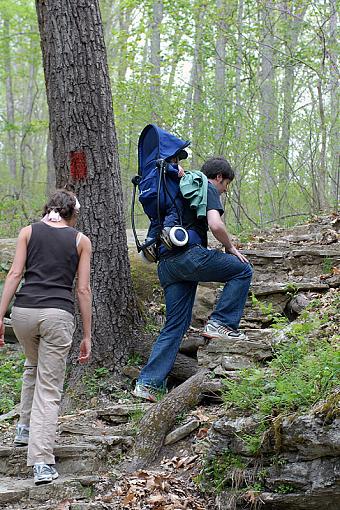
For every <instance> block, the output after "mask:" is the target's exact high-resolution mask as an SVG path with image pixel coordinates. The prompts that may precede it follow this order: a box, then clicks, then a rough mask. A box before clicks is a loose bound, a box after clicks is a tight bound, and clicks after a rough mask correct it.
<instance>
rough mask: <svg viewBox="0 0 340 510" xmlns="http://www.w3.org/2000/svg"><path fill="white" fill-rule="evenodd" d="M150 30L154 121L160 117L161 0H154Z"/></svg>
mask: <svg viewBox="0 0 340 510" xmlns="http://www.w3.org/2000/svg"><path fill="white" fill-rule="evenodd" d="M152 15H153V17H152V32H151V46H150V49H151V52H150V63H151V77H150V80H151V82H150V96H151V117H152V120H153V121H154V122H158V119H159V118H160V111H159V108H160V94H161V32H160V28H161V23H162V19H163V0H154V3H153V9H152Z"/></svg>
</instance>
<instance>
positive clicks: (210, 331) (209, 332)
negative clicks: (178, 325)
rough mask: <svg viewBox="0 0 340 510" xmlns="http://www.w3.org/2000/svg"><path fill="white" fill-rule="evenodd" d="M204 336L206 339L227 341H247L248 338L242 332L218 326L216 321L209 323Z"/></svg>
mask: <svg viewBox="0 0 340 510" xmlns="http://www.w3.org/2000/svg"><path fill="white" fill-rule="evenodd" d="M203 336H205V337H206V338H223V339H225V340H247V338H248V337H247V336H246V335H245V334H244V333H242V332H241V331H238V330H237V331H235V330H234V329H231V328H229V327H228V326H225V325H224V324H218V323H217V322H214V321H209V322H208V323H207V325H206V326H205V328H204V332H203Z"/></svg>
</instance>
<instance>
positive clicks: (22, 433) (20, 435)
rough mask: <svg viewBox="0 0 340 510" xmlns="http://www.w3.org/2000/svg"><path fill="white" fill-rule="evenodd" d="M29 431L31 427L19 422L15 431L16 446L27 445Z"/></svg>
mask: <svg viewBox="0 0 340 510" xmlns="http://www.w3.org/2000/svg"><path fill="white" fill-rule="evenodd" d="M29 433H30V428H29V427H28V426H27V425H20V423H18V425H17V428H16V431H15V438H14V446H27V445H28V439H29Z"/></svg>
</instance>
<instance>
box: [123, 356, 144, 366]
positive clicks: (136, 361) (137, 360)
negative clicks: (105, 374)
mask: <svg viewBox="0 0 340 510" xmlns="http://www.w3.org/2000/svg"><path fill="white" fill-rule="evenodd" d="M142 362H143V358H142V356H141V355H140V354H138V353H137V352H133V353H132V354H130V355H129V357H128V360H127V365H128V366H129V367H138V366H139V365H141V363H142Z"/></svg>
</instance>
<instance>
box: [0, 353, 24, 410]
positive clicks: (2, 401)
mask: <svg viewBox="0 0 340 510" xmlns="http://www.w3.org/2000/svg"><path fill="white" fill-rule="evenodd" d="M24 361H25V357H24V356H23V355H22V354H21V353H17V352H14V353H11V352H10V351H8V350H7V349H6V350H5V349H4V350H2V351H0V388H1V395H0V414H2V413H7V412H8V411H10V410H11V409H13V407H14V406H15V404H17V403H18V402H19V401H20V392H21V384H22V373H23V370H24Z"/></svg>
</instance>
